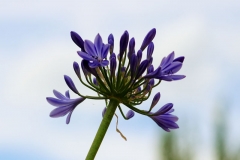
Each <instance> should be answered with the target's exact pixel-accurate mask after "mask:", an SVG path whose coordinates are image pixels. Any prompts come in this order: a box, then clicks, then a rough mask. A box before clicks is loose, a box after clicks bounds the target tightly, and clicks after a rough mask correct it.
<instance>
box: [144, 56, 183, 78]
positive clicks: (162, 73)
mask: <svg viewBox="0 0 240 160" xmlns="http://www.w3.org/2000/svg"><path fill="white" fill-rule="evenodd" d="M183 61H184V57H178V58H176V59H174V52H172V53H170V54H169V55H168V56H167V57H164V58H163V59H162V62H161V64H160V66H159V67H158V68H157V69H156V70H155V71H153V72H151V73H149V74H147V75H145V76H144V78H155V79H160V80H165V81H174V80H180V79H183V78H185V77H186V76H184V75H175V73H177V72H178V71H179V70H180V69H181V68H182V63H183Z"/></svg>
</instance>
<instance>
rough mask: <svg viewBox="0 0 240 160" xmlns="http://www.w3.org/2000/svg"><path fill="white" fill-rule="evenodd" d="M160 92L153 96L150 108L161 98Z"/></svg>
mask: <svg viewBox="0 0 240 160" xmlns="http://www.w3.org/2000/svg"><path fill="white" fill-rule="evenodd" d="M160 97H161V95H160V92H158V93H157V94H155V96H154V97H153V100H152V104H151V106H150V110H151V109H152V108H153V107H154V106H155V105H156V104H157V103H158V101H159V100H160Z"/></svg>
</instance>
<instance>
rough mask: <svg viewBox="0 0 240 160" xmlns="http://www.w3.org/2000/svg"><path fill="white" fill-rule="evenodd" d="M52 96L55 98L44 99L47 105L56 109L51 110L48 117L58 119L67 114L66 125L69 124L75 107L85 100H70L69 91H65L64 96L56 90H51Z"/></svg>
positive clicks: (81, 98)
mask: <svg viewBox="0 0 240 160" xmlns="http://www.w3.org/2000/svg"><path fill="white" fill-rule="evenodd" d="M53 94H54V95H55V96H56V97H57V98H52V97H47V98H46V99H47V101H48V103H50V104H51V105H53V106H55V107H57V108H56V109H54V110H52V112H51V113H50V117H52V118H58V117H63V116H65V115H66V114H68V116H67V119H66V124H69V122H70V119H71V115H72V112H73V110H74V109H75V108H76V107H77V105H78V104H80V103H81V102H83V101H84V100H85V98H83V97H80V98H77V99H70V95H69V91H66V93H65V96H64V95H63V94H61V93H60V92H58V91H56V90H53Z"/></svg>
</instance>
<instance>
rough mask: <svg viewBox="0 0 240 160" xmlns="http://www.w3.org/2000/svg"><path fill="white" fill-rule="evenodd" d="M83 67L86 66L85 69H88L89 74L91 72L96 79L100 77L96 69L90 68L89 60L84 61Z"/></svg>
mask: <svg viewBox="0 0 240 160" xmlns="http://www.w3.org/2000/svg"><path fill="white" fill-rule="evenodd" d="M82 65H83V66H84V68H85V69H86V71H87V72H90V73H91V74H93V75H94V76H95V77H97V76H98V74H97V71H96V70H95V69H94V68H90V67H89V61H87V60H82Z"/></svg>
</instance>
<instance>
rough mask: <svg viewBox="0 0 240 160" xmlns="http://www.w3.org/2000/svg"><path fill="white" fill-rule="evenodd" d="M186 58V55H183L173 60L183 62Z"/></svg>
mask: <svg viewBox="0 0 240 160" xmlns="http://www.w3.org/2000/svg"><path fill="white" fill-rule="evenodd" d="M184 59H185V58H184V56H181V57H178V58H175V59H174V60H173V62H181V63H183V61H184Z"/></svg>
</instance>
